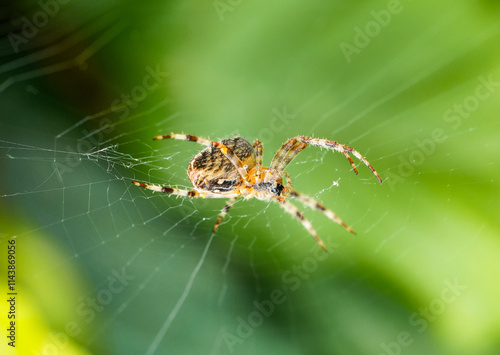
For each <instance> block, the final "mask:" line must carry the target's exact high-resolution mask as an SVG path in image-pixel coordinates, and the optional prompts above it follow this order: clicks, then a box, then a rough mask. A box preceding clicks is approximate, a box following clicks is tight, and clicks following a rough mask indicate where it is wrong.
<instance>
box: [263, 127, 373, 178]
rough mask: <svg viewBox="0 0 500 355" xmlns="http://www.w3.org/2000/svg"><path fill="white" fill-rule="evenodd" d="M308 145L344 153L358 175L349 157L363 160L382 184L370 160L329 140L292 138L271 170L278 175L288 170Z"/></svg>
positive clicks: (274, 161) (286, 143) (277, 157)
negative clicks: (293, 160)
mask: <svg viewBox="0 0 500 355" xmlns="http://www.w3.org/2000/svg"><path fill="white" fill-rule="evenodd" d="M297 142H299V143H297ZM304 144H305V145H304ZM308 144H310V145H314V146H317V147H321V148H327V149H331V150H336V151H338V152H340V153H342V154H343V155H344V156H345V157H346V158H347V159H348V160H349V162H350V163H351V166H352V167H353V169H354V172H355V173H356V174H357V173H358V169H357V168H356V165H355V164H354V162H353V161H352V159H351V157H350V156H349V153H351V154H352V155H354V156H355V157H356V158H358V159H359V160H361V161H362V162H363V163H364V164H365V165H366V166H367V167H368V168H369V169H370V170H371V171H372V173H373V174H374V175H375V176H376V177H377V179H378V180H379V181H380V182H382V179H381V178H380V176H379V175H378V174H377V172H376V171H375V169H374V168H373V166H371V164H370V163H369V162H368V160H366V159H365V158H364V157H363V156H362V155H361V154H360V153H359V152H358V151H357V150H355V149H353V148H351V147H349V146H347V145H343V144H340V143H337V142H335V141H331V140H327V139H320V138H312V137H306V136H297V137H294V138H290V139H289V140H288V141H286V142H285V143H284V144H283V146H282V147H281V148H280V149H279V150H278V151H277V152H276V154H275V155H274V158H273V160H272V162H271V165H270V169H274V170H276V171H277V172H278V173H279V172H281V171H283V169H285V168H286V166H287V165H288V164H289V163H290V162H291V161H292V159H293V158H295V157H296V156H297V154H298V153H300V152H301V151H302V150H303V149H304V148H305V147H306V146H307V145H308ZM296 147H297V148H296Z"/></svg>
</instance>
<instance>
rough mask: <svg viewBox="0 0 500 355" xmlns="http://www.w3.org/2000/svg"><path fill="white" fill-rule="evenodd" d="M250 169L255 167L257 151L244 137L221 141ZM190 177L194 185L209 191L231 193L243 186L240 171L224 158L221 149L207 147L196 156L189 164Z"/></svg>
mask: <svg viewBox="0 0 500 355" xmlns="http://www.w3.org/2000/svg"><path fill="white" fill-rule="evenodd" d="M221 143H222V144H224V145H225V146H226V147H227V148H229V149H230V150H231V151H232V152H233V153H234V154H235V155H236V156H237V157H238V158H239V159H240V160H241V162H242V163H243V165H246V166H247V168H248V169H251V168H252V167H254V166H255V164H256V162H255V151H254V149H253V147H252V145H251V144H250V143H249V142H248V141H247V140H246V139H244V138H242V137H233V138H227V139H223V140H222V141H221ZM188 176H189V179H190V180H191V182H192V183H193V185H194V186H195V187H197V188H199V189H203V190H207V191H221V192H223V191H231V190H234V189H235V188H236V187H237V186H239V185H240V184H241V181H242V179H241V176H240V174H239V173H238V169H237V168H236V167H235V166H234V165H233V163H231V161H230V160H229V159H228V158H226V157H225V156H224V154H223V153H222V152H221V151H220V149H219V148H216V147H213V146H211V147H207V148H205V149H203V150H202V151H201V152H199V153H198V154H196V155H195V156H194V158H193V159H192V160H191V163H189V167H188Z"/></svg>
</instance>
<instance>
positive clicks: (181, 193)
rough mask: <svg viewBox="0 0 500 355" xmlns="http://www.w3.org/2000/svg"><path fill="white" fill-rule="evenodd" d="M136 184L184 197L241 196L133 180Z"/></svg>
mask: <svg viewBox="0 0 500 355" xmlns="http://www.w3.org/2000/svg"><path fill="white" fill-rule="evenodd" d="M132 183H133V184H134V185H135V186H140V187H144V188H145V189H148V190H152V191H156V192H163V193H165V194H168V195H176V196H184V197H193V198H196V197H199V198H232V197H238V196H240V192H239V191H236V192H228V193H213V192H209V191H198V190H185V189H178V188H175V187H170V186H159V185H150V184H143V183H140V182H137V181H132Z"/></svg>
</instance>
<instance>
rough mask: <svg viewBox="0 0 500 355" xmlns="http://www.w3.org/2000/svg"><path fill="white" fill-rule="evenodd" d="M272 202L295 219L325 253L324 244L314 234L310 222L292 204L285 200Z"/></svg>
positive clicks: (316, 234)
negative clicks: (276, 203)
mask: <svg viewBox="0 0 500 355" xmlns="http://www.w3.org/2000/svg"><path fill="white" fill-rule="evenodd" d="M273 201H276V202H278V203H279V204H280V206H281V207H283V209H284V210H285V211H287V212H288V213H290V214H291V215H292V216H293V217H294V218H295V219H297V220H298V221H299V222H300V223H302V225H303V226H304V228H305V229H307V231H308V232H309V233H310V234H311V235H312V236H313V237H314V239H316V241H317V242H318V244H319V245H320V247H321V248H323V250H325V251H326V246H325V244H324V243H323V241H322V240H321V238H320V237H319V236H318V233H316V231H315V230H314V228H313V226H312V224H311V222H309V221H308V220H307V219H306V217H304V215H303V214H302V213H301V212H300V211H299V209H298V208H297V207H296V206H295V205H294V204H292V203H291V202H288V201H286V200H282V201H279V200H273Z"/></svg>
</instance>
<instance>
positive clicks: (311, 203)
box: [289, 189, 356, 234]
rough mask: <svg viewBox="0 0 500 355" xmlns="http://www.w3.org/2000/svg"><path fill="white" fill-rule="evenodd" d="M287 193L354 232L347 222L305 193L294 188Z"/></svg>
mask: <svg viewBox="0 0 500 355" xmlns="http://www.w3.org/2000/svg"><path fill="white" fill-rule="evenodd" d="M289 195H290V196H293V197H295V198H296V199H297V200H299V201H300V202H302V203H303V204H304V205H306V206H308V207H310V208H313V209H316V210H318V211H321V212H322V213H323V214H324V215H325V216H327V217H328V218H329V219H331V220H332V221H334V222H335V223H338V224H340V225H341V226H342V227H344V228H345V229H347V230H348V231H349V232H351V233H352V234H356V233H355V232H354V231H353V230H352V229H351V227H349V226H348V225H347V224H345V223H344V221H342V220H341V219H340V218H339V217H338V216H337V215H336V214H335V213H333V212H332V211H330V210H329V209H328V208H326V207H325V206H323V205H322V204H320V203H319V202H317V201H316V200H315V199H313V198H312V197H310V196H307V195H303V194H301V193H299V192H297V191H296V190H294V189H291V190H290V192H289Z"/></svg>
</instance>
